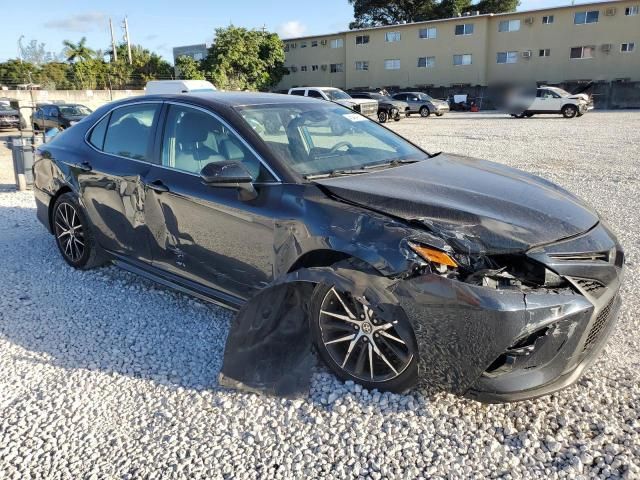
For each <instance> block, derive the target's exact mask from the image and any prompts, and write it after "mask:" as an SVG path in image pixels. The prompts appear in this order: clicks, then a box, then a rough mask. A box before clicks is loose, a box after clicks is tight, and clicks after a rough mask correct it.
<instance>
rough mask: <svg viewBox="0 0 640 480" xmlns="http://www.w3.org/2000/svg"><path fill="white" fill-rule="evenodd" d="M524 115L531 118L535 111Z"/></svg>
mask: <svg viewBox="0 0 640 480" xmlns="http://www.w3.org/2000/svg"><path fill="white" fill-rule="evenodd" d="M524 116H525V117H526V118H531V117H533V113H525V114H524Z"/></svg>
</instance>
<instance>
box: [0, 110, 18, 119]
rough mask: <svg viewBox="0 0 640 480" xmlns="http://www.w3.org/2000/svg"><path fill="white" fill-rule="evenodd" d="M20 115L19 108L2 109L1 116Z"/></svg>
mask: <svg viewBox="0 0 640 480" xmlns="http://www.w3.org/2000/svg"><path fill="white" fill-rule="evenodd" d="M18 115H19V113H18V111H17V110H0V116H2V117H17V116H18Z"/></svg>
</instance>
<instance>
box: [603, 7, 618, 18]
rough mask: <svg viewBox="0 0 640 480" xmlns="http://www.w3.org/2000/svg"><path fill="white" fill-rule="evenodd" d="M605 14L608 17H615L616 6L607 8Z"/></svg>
mask: <svg viewBox="0 0 640 480" xmlns="http://www.w3.org/2000/svg"><path fill="white" fill-rule="evenodd" d="M604 14H605V15H606V16H607V17H613V16H614V15H615V14H616V8H615V7H611V8H607V9H606V10H605V11H604Z"/></svg>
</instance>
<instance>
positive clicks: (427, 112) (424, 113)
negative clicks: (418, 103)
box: [420, 107, 431, 118]
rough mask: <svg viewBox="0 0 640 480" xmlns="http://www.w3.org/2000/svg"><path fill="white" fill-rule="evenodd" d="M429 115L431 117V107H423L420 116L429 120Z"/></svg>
mask: <svg viewBox="0 0 640 480" xmlns="http://www.w3.org/2000/svg"><path fill="white" fill-rule="evenodd" d="M429 115H431V111H430V110H429V107H422V108H421V109H420V116H421V117H424V118H427V117H428V116H429Z"/></svg>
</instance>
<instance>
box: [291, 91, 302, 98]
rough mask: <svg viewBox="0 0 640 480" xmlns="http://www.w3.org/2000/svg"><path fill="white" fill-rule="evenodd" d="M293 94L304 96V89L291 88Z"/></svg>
mask: <svg viewBox="0 0 640 480" xmlns="http://www.w3.org/2000/svg"><path fill="white" fill-rule="evenodd" d="M291 95H298V96H299V97H304V90H291Z"/></svg>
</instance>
